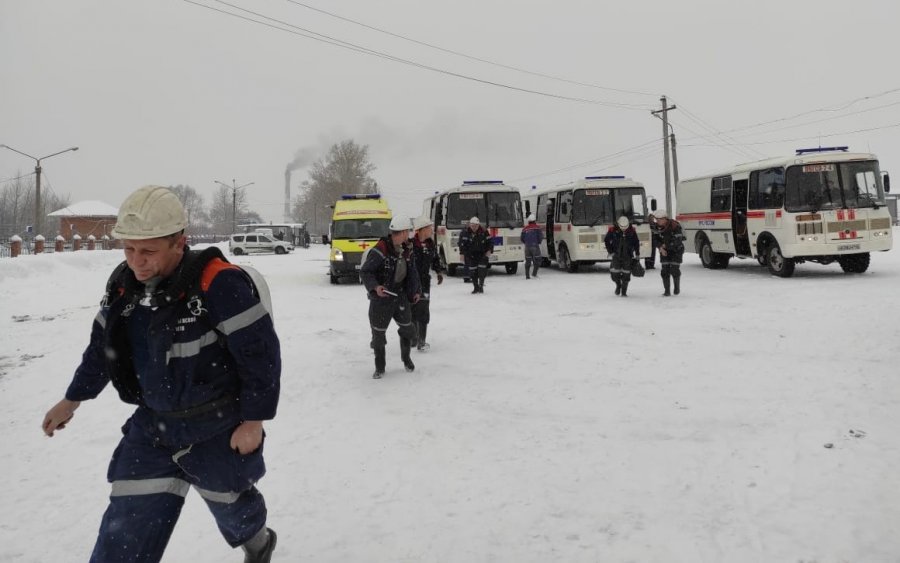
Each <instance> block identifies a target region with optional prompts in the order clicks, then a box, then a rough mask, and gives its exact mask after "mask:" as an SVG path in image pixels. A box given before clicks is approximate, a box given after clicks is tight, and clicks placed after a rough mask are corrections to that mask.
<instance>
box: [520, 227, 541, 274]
mask: <svg viewBox="0 0 900 563" xmlns="http://www.w3.org/2000/svg"><path fill="white" fill-rule="evenodd" d="M521 238H522V244H524V245H525V279H526V280H527V279H531V276H534V277H537V273H538V267H540V264H541V241H543V240H544V233H543V232H541V228H540V227H539V226H538V224H537V219H536V218H535V216H534V214H533V213H532V214H531V215H529V216H528V224H527V225H525V227H524V228H523V229H522V235H521ZM531 268H533V270H532V271H530V272H529V270H530V269H531Z"/></svg>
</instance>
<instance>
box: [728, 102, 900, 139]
mask: <svg viewBox="0 0 900 563" xmlns="http://www.w3.org/2000/svg"><path fill="white" fill-rule="evenodd" d="M897 105H900V101H898V102H891V103H889V104H884V105H880V106H875V107H871V108H866V109H861V110H857V111H853V112H850V113H844V114H841V115H833V116H831V117H823V118H822V119H816V120H814V121H807V122H804V123H798V124H796V125H786V126H784V127H779V128H777V129H770V130H768V131H765V132H758V133H745V134H743V135H738V136H737V137H738V138H744V137H753V136H756V135H763V134H769V133H775V132H776V131H786V130H788V129H797V128H798V127H805V126H807V125H814V124H816V123H823V122H825V121H834V120H835V119H842V118H844V117H850V116H852V115H859V114H861V113H868V112H870V111H877V110H880V109H884V108H888V107H892V106H897ZM745 144H748V145H749V144H753V143H745Z"/></svg>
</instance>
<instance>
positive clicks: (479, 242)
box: [459, 217, 494, 293]
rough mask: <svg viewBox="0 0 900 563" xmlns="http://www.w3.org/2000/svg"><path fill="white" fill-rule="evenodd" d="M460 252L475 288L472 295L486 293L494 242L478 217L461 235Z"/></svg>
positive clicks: (470, 220)
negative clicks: (486, 281) (485, 287)
mask: <svg viewBox="0 0 900 563" xmlns="http://www.w3.org/2000/svg"><path fill="white" fill-rule="evenodd" d="M459 250H460V252H462V253H463V256H464V257H465V260H466V268H468V270H469V275H470V276H471V277H472V285H473V286H475V288H474V289H473V290H472V293H484V278H486V277H487V270H488V263H489V262H490V260H491V253H493V252H494V241H493V240H492V239H491V235H490V233H488V232H487V230H486V229H485V228H484V227H482V226H481V221H480V220H479V219H478V217H472V218H471V219H469V226H468V227H467V228H465V229H463V230H462V232H461V233H460V234H459Z"/></svg>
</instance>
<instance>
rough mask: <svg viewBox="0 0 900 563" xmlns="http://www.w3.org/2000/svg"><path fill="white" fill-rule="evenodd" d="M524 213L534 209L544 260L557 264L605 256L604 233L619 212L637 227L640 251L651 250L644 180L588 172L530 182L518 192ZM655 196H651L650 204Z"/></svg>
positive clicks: (572, 266) (573, 265)
mask: <svg viewBox="0 0 900 563" xmlns="http://www.w3.org/2000/svg"><path fill="white" fill-rule="evenodd" d="M522 203H523V205H524V206H525V214H526V215H528V214H531V213H533V214H534V216H535V218H536V219H537V223H538V225H540V227H541V228H542V229H543V231H544V240H543V242H541V254H542V256H543V257H544V263H545V264H546V265H549V264H550V261H551V260H554V261H556V263H557V264H558V265H559V268H560V269H561V270H565V271H567V272H577V271H578V268H579V266H582V265H590V264H596V263H597V262H609V260H610V258H609V254H608V253H607V252H606V246H605V245H604V244H603V237H604V236H606V233H607V231H608V230H609V228H610V227H611V226H613V225H614V224H615V222H616V219H617V218H619V217H621V216H623V215H624V216H626V217H628V219H629V220H630V221H631V222H632V224H633V225H634V228H635V230H636V231H637V235H638V240H639V241H640V243H641V247H640V253H641V256H644V257H647V256H650V250H651V248H650V240H651V239H650V225H649V223H648V222H647V196H646V193H645V192H644V186H643V184H640V183H638V182H635V181H634V180H631V179H630V178H626V177H625V176H588V177H586V178H584V179H583V180H577V181H575V182H571V183H568V184H564V185H562V186H556V187H553V188H542V189H537V188H532V189H531V191H529V192H527V193H526V194H525V195H523V197H522ZM655 204H656V201H655V200H651V205H653V206H654V207H653V208H654V210H655Z"/></svg>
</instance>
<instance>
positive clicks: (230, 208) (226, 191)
mask: <svg viewBox="0 0 900 563" xmlns="http://www.w3.org/2000/svg"><path fill="white" fill-rule="evenodd" d="M233 197H234V199H233V200H232V189H231V188H229V187H227V186H219V187H218V188H217V189H216V191H215V193H213V197H212V201H210V203H209V208H208V212H207V217H208V218H209V224H210V226H211V227H212V230H213V232H214V233H217V234H226V233H230V232H231V226H232V225H231V221H232V213H234V218H235V222H236V224H237V225H240V224H243V223H262V222H263V221H262V217H260V215H259V213H257V212H256V211H253V210H251V209H249V208H248V204H247V192H246V191H245V190H241V189H239V190H237V191H234V192H233Z"/></svg>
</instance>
